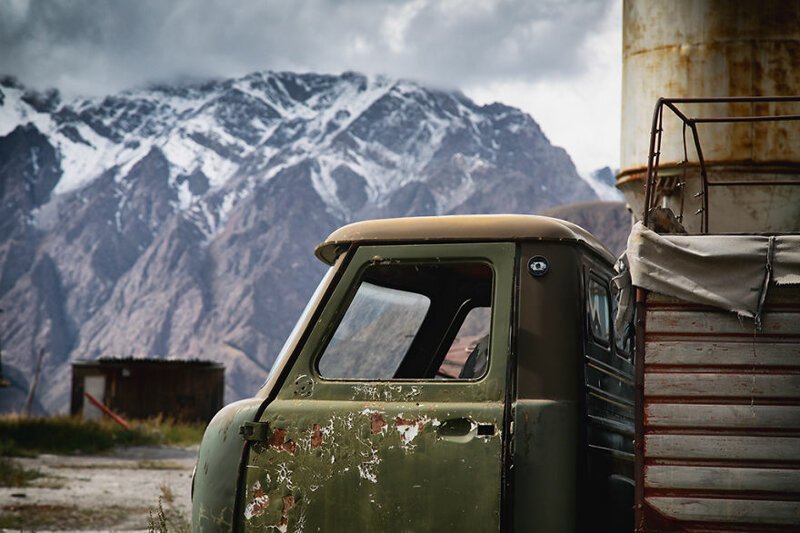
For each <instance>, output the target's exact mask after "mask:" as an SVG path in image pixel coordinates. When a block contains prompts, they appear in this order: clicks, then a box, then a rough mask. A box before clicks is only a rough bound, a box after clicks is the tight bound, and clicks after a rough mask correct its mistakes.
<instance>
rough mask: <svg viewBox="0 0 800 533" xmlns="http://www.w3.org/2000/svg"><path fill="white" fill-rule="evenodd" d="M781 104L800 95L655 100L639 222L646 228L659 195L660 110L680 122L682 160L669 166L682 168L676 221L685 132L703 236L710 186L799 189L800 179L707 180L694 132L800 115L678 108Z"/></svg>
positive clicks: (685, 152) (685, 162) (685, 153)
mask: <svg viewBox="0 0 800 533" xmlns="http://www.w3.org/2000/svg"><path fill="white" fill-rule="evenodd" d="M783 102H798V103H800V96H743V97H719V98H659V99H658V102H656V107H655V110H654V111H653V125H652V128H651V130H650V151H649V154H648V157H647V178H646V181H645V202H644V213H643V217H642V218H643V221H644V224H645V225H646V226H647V225H648V222H649V214H650V211H651V210H652V209H653V208H654V207H656V204H657V203H658V200H659V196H658V195H657V193H656V191H655V190H654V189H655V188H656V186H657V185H658V177H659V176H658V172H659V169H660V158H661V139H662V133H663V131H664V130H663V125H664V108H665V107H666V108H667V109H669V110H670V111H672V112H673V113H674V114H675V116H677V117H678V118H679V119H680V120H681V121H682V122H683V161H681V162H680V163H677V164H676V165H670V166H671V167H673V168H675V167H678V168H682V169H683V178H684V179H683V181H682V182H680V183H678V184H676V185H674V187H677V188H680V189H681V191H680V194H681V208H680V214H679V217H678V220H679V221H681V220H682V219H683V208H684V201H685V193H686V179H685V178H686V170H687V168H688V166H689V158H688V150H687V143H686V130H687V129H689V130H691V132H692V139H693V142H694V148H695V151H696V152H697V157H698V160H699V166H700V178H701V187H702V188H701V190H700V192H698V193H697V194H695V197H698V196H700V197H702V207H701V208H700V209H698V210H697V212H696V213H695V214H696V215H698V214H702V218H701V221H700V232H701V233H703V234H707V233H708V191H709V188H710V187H719V186H726V187H731V186H734V187H735V186H750V185H790V186H800V179H796V180H735V181H731V180H715V181H709V180H708V171H707V168H706V161H705V159H704V157H703V149H702V147H701V146H700V137H699V135H698V132H697V125H698V124H721V123H737V122H751V123H752V122H779V121H799V120H800V115H795V114H791V115H761V116H759V115H747V116H736V117H693V116H689V115H688V114H687V113H685V112H683V111H682V110H681V109H679V108H678V105H681V104H737V103H783Z"/></svg>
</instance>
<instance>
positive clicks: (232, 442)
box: [192, 398, 263, 532]
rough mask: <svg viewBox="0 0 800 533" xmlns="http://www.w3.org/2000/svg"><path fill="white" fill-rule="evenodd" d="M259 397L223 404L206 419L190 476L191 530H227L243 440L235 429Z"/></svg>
mask: <svg viewBox="0 0 800 533" xmlns="http://www.w3.org/2000/svg"><path fill="white" fill-rule="evenodd" d="M262 402H263V400H261V399H258V398H251V399H248V400H242V401H239V402H235V403H232V404H230V405H226V406H225V407H223V408H222V410H220V412H219V413H217V415H216V416H215V417H214V418H213V419H212V420H211V422H209V424H208V427H207V428H206V431H205V433H204V434H203V444H202V446H200V452H199V455H198V458H197V465H196V466H195V472H194V477H193V479H192V531H195V532H203V531H231V530H232V528H233V525H234V520H233V510H234V504H235V500H236V480H237V476H238V472H239V464H240V462H241V459H242V449H243V447H244V440H243V439H242V438H241V436H240V435H239V428H240V427H241V426H242V425H243V424H245V423H246V422H251V421H252V420H253V417H255V415H256V412H257V411H258V408H259V407H260V406H261V404H262Z"/></svg>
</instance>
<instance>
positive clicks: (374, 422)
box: [369, 413, 386, 435]
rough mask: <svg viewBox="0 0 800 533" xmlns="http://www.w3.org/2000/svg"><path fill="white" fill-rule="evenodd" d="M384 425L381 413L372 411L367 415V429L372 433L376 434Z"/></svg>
mask: <svg viewBox="0 0 800 533" xmlns="http://www.w3.org/2000/svg"><path fill="white" fill-rule="evenodd" d="M385 427H386V419H385V418H383V415H382V414H381V413H372V414H371V415H370V417H369V430H370V431H371V432H372V434H373V435H377V434H378V433H380V432H382V431H383V428H385Z"/></svg>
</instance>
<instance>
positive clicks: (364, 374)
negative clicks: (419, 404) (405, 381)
mask: <svg viewBox="0 0 800 533" xmlns="http://www.w3.org/2000/svg"><path fill="white" fill-rule="evenodd" d="M429 307H430V299H428V298H427V297H426V296H423V295H421V294H416V293H413V292H408V291H400V290H395V289H389V288H387V287H379V286H377V285H373V284H372V283H367V282H363V283H362V284H361V285H360V286H359V288H358V292H356V295H355V297H354V298H353V301H352V302H351V303H350V307H349V308H348V309H347V313H346V314H345V315H344V318H343V319H342V321H341V323H340V324H339V327H338V328H337V329H336V333H334V334H333V338H332V339H331V341H330V343H329V344H328V347H327V348H326V349H325V354H324V355H323V357H322V359H320V363H319V371H320V374H321V375H323V376H325V377H331V378H353V379H375V378H387V377H391V376H393V375H394V373H395V371H396V370H397V368H398V367H399V366H400V363H401V362H402V360H403V357H404V356H405V355H406V352H408V348H409V347H410V346H411V342H412V341H413V340H414V336H415V335H416V333H417V331H418V330H419V327H420V325H421V324H422V320H423V319H424V318H425V314H426V313H427V312H428V308H429Z"/></svg>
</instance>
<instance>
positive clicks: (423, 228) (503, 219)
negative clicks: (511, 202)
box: [316, 215, 614, 264]
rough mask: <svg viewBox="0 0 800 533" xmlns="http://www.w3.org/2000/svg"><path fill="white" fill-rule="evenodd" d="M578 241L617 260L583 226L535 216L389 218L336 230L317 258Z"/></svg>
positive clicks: (318, 250) (323, 244)
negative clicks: (395, 248)
mask: <svg viewBox="0 0 800 533" xmlns="http://www.w3.org/2000/svg"><path fill="white" fill-rule="evenodd" d="M530 240H545V241H576V242H582V243H584V244H585V245H586V246H588V247H589V248H591V249H592V250H594V251H595V252H596V253H598V254H600V255H601V256H603V257H605V258H606V259H608V260H609V261H611V262H613V261H614V256H613V255H612V254H611V252H609V251H608V250H607V249H606V247H605V246H603V244H602V243H601V242H600V241H599V240H597V238H596V237H595V236H594V235H592V234H591V233H589V232H588V231H586V230H585V229H583V228H581V227H580V226H578V225H576V224H573V223H571V222H567V221H565V220H560V219H557V218H550V217H543V216H536V215H458V216H438V217H409V218H386V219H380V220H367V221H364V222H355V223H353V224H348V225H347V226H344V227H342V228H339V229H337V230H336V231H334V232H333V233H331V234H330V235H329V236H328V238H327V239H325V241H324V242H323V243H322V244H320V245H319V246H317V249H316V255H317V257H319V258H320V259H321V260H323V261H324V262H326V263H328V264H332V263H333V261H334V260H335V259H336V254H337V249H338V248H339V247H340V246H342V245H350V244H353V243H357V244H384V243H412V242H413V243H425V242H479V241H530Z"/></svg>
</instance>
